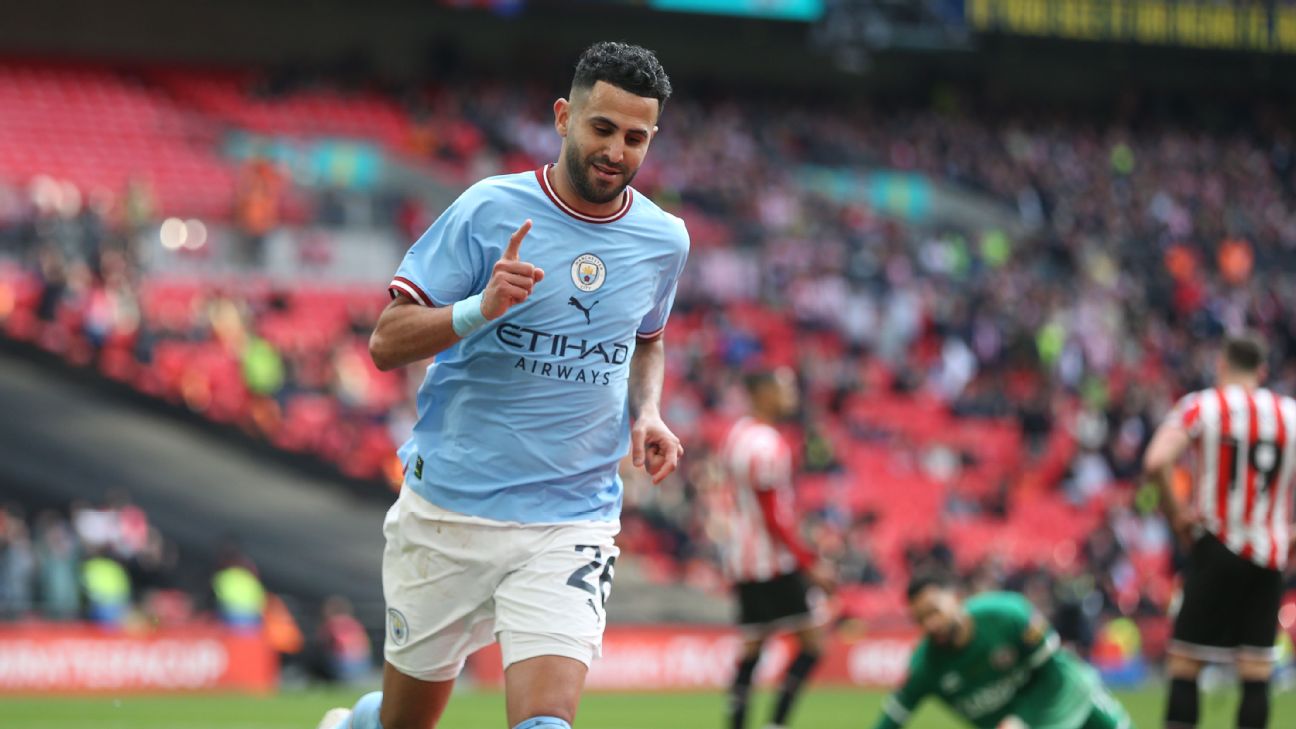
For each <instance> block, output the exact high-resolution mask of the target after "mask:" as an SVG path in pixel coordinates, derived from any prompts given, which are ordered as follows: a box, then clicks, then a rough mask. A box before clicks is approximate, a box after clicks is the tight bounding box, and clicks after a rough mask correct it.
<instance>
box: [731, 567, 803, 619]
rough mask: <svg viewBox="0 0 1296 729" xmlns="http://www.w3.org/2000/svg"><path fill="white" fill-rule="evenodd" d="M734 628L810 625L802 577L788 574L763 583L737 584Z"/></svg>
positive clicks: (792, 573)
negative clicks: (736, 617)
mask: <svg viewBox="0 0 1296 729" xmlns="http://www.w3.org/2000/svg"><path fill="white" fill-rule="evenodd" d="M734 590H735V591H736V592H737V594H738V625H739V626H740V627H742V628H746V629H753V628H765V627H770V628H793V629H794V628H798V627H802V626H803V625H804V626H809V625H810V620H811V611H810V600H809V598H808V596H807V594H806V593H807V592H808V586H807V584H806V580H805V576H804V575H802V574H801V573H800V572H789V573H787V574H784V575H779V576H778V577H775V578H774V579H772V580H765V581H764V582H739V583H737V584H736V585H734Z"/></svg>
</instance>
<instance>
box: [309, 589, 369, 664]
mask: <svg viewBox="0 0 1296 729" xmlns="http://www.w3.org/2000/svg"><path fill="white" fill-rule="evenodd" d="M321 617H322V620H321V621H320V627H319V642H320V645H321V647H322V654H323V662H324V666H323V670H324V674H325V676H326V677H327V678H329V679H330V680H332V681H339V682H344V683H352V682H356V681H362V680H365V679H367V678H369V676H370V674H371V673H372V672H373V658H372V650H371V649H370V645H369V634H368V633H366V632H365V629H364V626H363V625H361V624H360V621H359V620H356V617H355V613H354V611H353V609H352V607H351V602H350V601H349V600H347V599H346V598H345V597H342V596H341V595H333V596H331V597H329V598H328V599H326V600H325V601H324V605H323V608H322V611H321Z"/></svg>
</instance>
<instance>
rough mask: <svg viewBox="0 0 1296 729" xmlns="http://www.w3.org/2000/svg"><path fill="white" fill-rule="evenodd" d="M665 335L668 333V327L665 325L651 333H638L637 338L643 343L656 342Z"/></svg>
mask: <svg viewBox="0 0 1296 729" xmlns="http://www.w3.org/2000/svg"><path fill="white" fill-rule="evenodd" d="M665 333H666V327H665V325H663V326H661V327H660V328H658V329H656V330H654V331H651V332H637V333H635V338H636V339H638V340H639V341H641V342H655V341H657V340H658V339H661V338H662V335H663V334H665Z"/></svg>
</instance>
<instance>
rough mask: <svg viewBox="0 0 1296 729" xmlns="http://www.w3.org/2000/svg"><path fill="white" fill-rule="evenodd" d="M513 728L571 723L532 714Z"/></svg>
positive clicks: (559, 728) (564, 728)
mask: <svg viewBox="0 0 1296 729" xmlns="http://www.w3.org/2000/svg"><path fill="white" fill-rule="evenodd" d="M357 729H359V727H357ZM513 729H572V727H571V724H568V723H567V722H565V721H563V720H562V719H559V718H558V717H556V716H533V717H531V718H530V719H527V720H526V721H524V722H522V723H521V724H518V725H517V726H515V727H513Z"/></svg>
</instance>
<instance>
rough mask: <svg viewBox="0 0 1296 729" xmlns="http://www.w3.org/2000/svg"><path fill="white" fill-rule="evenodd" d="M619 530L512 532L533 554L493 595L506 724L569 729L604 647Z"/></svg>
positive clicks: (581, 527) (580, 527) (585, 527)
mask: <svg viewBox="0 0 1296 729" xmlns="http://www.w3.org/2000/svg"><path fill="white" fill-rule="evenodd" d="M617 529H618V526H617V525H616V524H615V523H609V524H588V523H585V524H570V525H563V526H558V527H548V528H539V529H528V530H526V531H525V532H518V533H517V534H515V535H514V539H515V540H516V543H517V544H518V545H520V546H521V547H523V549H521V551H523V552H525V553H528V554H530V555H531V556H530V558H529V559H527V560H526V561H525V562H524V563H523V564H522V565H521V566H518V567H515V568H514V569H513V570H511V571H510V572H509V573H508V575H507V576H506V577H505V578H504V579H503V581H502V582H501V583H500V585H499V588H498V589H497V590H496V591H495V628H496V631H497V632H496V636H497V637H498V639H499V643H500V652H501V654H502V657H503V661H504V691H505V702H506V704H507V707H508V720H509V726H513V727H517V726H521V727H525V729H533V728H534V729H540V728H541V727H543V728H544V729H549V728H550V727H565V726H567V725H568V724H570V723H571V721H572V719H573V718H574V717H575V716H576V709H577V706H578V705H579V703H580V695H581V690H582V689H583V688H584V687H585V674H586V672H587V670H588V668H589V665H590V663H591V662H592V661H593V660H594V658H595V657H596V656H597V655H598V654H599V651H600V650H601V649H602V645H603V628H604V625H605V624H606V621H607V617H606V614H605V612H604V603H605V602H606V601H607V598H608V596H609V595H610V594H611V591H612V579H613V576H614V573H615V565H616V557H617V554H618V551H619V550H618V549H617V547H616V546H615V544H614V543H613V537H614V536H615V534H616V532H617Z"/></svg>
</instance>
